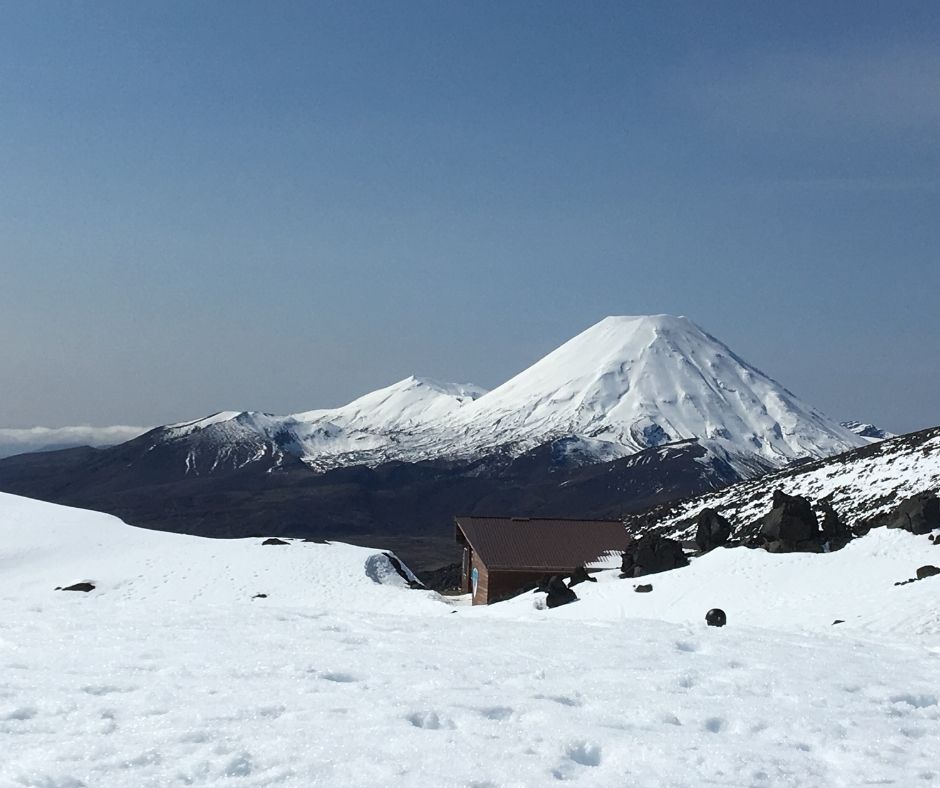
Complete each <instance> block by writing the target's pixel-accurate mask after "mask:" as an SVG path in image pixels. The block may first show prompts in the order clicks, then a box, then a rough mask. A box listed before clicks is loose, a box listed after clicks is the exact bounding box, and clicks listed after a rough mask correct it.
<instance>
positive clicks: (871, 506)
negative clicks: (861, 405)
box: [632, 427, 940, 559]
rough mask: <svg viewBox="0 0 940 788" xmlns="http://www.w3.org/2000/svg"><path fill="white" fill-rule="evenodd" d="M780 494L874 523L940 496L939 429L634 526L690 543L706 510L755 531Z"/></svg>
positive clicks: (750, 484)
mask: <svg viewBox="0 0 940 788" xmlns="http://www.w3.org/2000/svg"><path fill="white" fill-rule="evenodd" d="M776 489H782V490H783V491H784V492H786V493H788V494H790V495H802V496H806V497H808V498H810V499H811V500H812V501H813V502H814V503H818V502H819V501H820V500H822V499H823V498H827V497H828V498H829V500H830V501H831V502H832V505H833V507H834V508H835V510H836V511H837V512H838V513H839V515H840V516H841V517H842V518H843V519H844V520H845V521H846V522H847V523H848V524H849V525H856V524H864V523H866V522H870V521H871V520H872V519H873V518H876V517H878V516H879V515H882V514H886V513H887V512H888V511H889V510H890V509H891V508H893V507H894V506H895V505H896V504H897V503H898V502H899V501H900V500H903V499H904V498H907V497H909V496H911V495H914V494H915V493H919V492H922V491H924V490H932V491H934V492H937V491H940V427H934V428H932V429H927V430H921V431H920V432H912V433H910V434H908V435H901V436H899V437H896V438H889V439H888V440H884V441H880V442H877V443H872V444H870V445H868V446H865V447H863V448H860V449H856V450H854V451H850V452H845V453H843V454H839V455H837V456H835V457H830V458H828V459H823V460H817V461H815V462H811V463H806V464H804V465H798V466H796V467H793V468H787V469H784V470H782V471H779V472H777V473H772V474H768V475H766V476H763V477H761V478H759V479H752V480H747V481H743V482H739V483H738V484H734V485H732V486H730V487H727V488H726V489H724V490H721V491H719V492H716V493H707V494H705V495H701V496H698V497H694V498H690V499H686V500H683V501H677V502H674V503H672V504H668V505H665V506H662V507H659V508H658V509H655V510H653V511H652V512H648V513H644V514H643V515H641V516H640V517H639V518H637V520H636V521H634V522H633V523H632V526H633V527H636V528H640V529H641V530H642V529H655V530H662V531H666V532H669V533H670V534H673V535H676V536H678V537H679V538H688V537H690V536H691V535H692V534H693V531H694V526H693V524H692V519H693V518H694V517H695V516H696V515H697V514H698V513H699V512H700V511H701V510H702V509H703V508H705V507H706V506H707V507H711V508H713V509H718V510H719V511H720V512H721V513H723V514H724V515H725V516H726V517H728V518H729V519H730V520H731V522H732V524H733V525H734V526H735V527H736V528H737V529H748V528H749V527H751V528H753V527H754V524H755V523H756V522H757V520H758V518H760V517H761V516H762V515H764V514H766V513H767V512H768V511H770V508H771V498H772V497H773V492H774V490H776ZM937 552H938V554H940V550H938V551H937ZM938 559H940V555H938Z"/></svg>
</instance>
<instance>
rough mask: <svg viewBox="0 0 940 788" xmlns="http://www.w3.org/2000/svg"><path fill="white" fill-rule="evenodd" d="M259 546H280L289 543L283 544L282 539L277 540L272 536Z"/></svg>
mask: <svg viewBox="0 0 940 788" xmlns="http://www.w3.org/2000/svg"><path fill="white" fill-rule="evenodd" d="M261 544H263V545H265V544H266V545H281V544H288V545H289V544H290V542H285V541H284V540H283V539H278V538H277V537H276V536H272V537H270V538H268V539H265V540H264V541H263V542H262V543H261Z"/></svg>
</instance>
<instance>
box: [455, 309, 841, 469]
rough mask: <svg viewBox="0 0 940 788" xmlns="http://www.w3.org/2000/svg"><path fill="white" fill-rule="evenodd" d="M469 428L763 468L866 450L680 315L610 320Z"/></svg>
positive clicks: (515, 386)
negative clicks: (701, 453)
mask: <svg viewBox="0 0 940 788" xmlns="http://www.w3.org/2000/svg"><path fill="white" fill-rule="evenodd" d="M460 417H461V419H462V420H463V419H466V420H468V421H469V422H470V423H469V424H468V425H467V429H466V434H471V435H473V436H474V437H477V438H483V439H485V440H486V441H487V442H488V443H491V444H492V445H517V446H521V447H526V446H535V445H538V444H539V443H540V442H544V441H545V440H548V439H552V438H558V437H564V436H568V435H580V436H585V437H589V438H592V439H599V440H603V441H609V442H611V443H612V444H615V445H617V446H619V447H621V448H622V450H623V451H624V452H627V453H630V452H632V451H637V450H641V449H644V448H648V447H650V446H655V445H659V444H662V443H665V442H670V441H678V440H686V439H690V438H697V439H699V440H700V441H701V442H702V443H704V444H706V445H708V446H709V447H710V448H711V449H713V450H714V451H715V452H716V453H718V454H720V455H721V456H723V457H726V458H729V459H733V458H737V457H751V458H753V457H754V456H755V455H756V457H757V458H759V459H758V461H757V463H756V464H757V465H758V466H760V465H761V464H762V463H763V464H764V465H765V467H773V466H779V465H782V464H785V463H787V462H789V461H790V460H793V459H796V458H799V457H805V456H814V457H820V456H826V455H828V454H832V453H834V452H837V451H844V450H845V449H848V448H851V447H853V446H856V445H858V443H859V441H858V438H857V436H854V435H850V434H849V433H848V432H847V431H846V430H845V429H843V428H842V427H840V426H839V425H838V424H835V423H834V422H831V421H830V420H829V419H827V418H825V417H824V416H822V415H821V414H820V413H819V412H818V411H816V410H814V409H813V408H811V407H809V406H808V405H806V404H805V403H803V402H801V401H800V400H799V399H798V398H796V397H795V396H794V395H793V394H791V393H790V392H789V391H787V390H786V389H785V388H784V387H783V386H781V385H780V384H778V383H776V382H775V381H774V380H772V379H771V378H769V377H768V376H767V375H765V374H764V373H762V372H761V371H760V370H758V369H757V368H756V367H753V366H751V365H750V364H748V363H747V362H745V361H743V360H742V359H741V358H739V357H738V356H737V355H735V354H734V353H733V352H732V351H731V350H730V349H729V348H728V347H727V346H726V345H724V344H723V343H722V342H720V341H719V340H717V339H715V338H714V337H713V336H711V335H710V334H708V333H706V332H705V331H703V330H702V329H701V328H700V327H699V326H697V325H696V324H695V323H694V322H693V321H692V320H690V319H689V318H687V317H683V316H673V315H637V316H627V315H623V316H610V317H606V318H604V319H603V320H601V321H600V322H598V323H596V324H595V325H593V326H591V327H590V328H588V329H586V330H585V331H582V332H581V333H580V334H578V335H577V336H575V337H574V338H572V339H570V340H568V341H567V342H565V343H564V344H563V345H561V346H560V347H558V348H557V349H555V350H553V351H552V352H551V353H549V354H548V355H546V356H545V357H544V358H542V359H541V360H539V361H537V362H536V363H535V364H533V365H532V366H531V367H529V368H528V369H526V370H525V371H523V372H521V373H520V374H518V375H516V376H515V377H514V378H512V379H511V380H509V381H507V382H506V383H504V384H503V385H502V386H499V387H497V388H496V389H494V390H493V391H491V392H490V393H489V394H487V395H486V396H484V397H481V398H480V399H479V400H478V401H477V402H475V403H473V406H472V407H469V408H467V409H466V410H465V411H464V412H462V413H461V414H460ZM492 425H498V426H497V427H496V429H495V430H494V429H493V428H492Z"/></svg>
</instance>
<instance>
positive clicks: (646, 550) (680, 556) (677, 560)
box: [620, 534, 689, 577]
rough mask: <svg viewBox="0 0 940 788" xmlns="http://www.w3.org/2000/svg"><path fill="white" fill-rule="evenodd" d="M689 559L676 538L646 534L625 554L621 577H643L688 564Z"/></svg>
mask: <svg viewBox="0 0 940 788" xmlns="http://www.w3.org/2000/svg"><path fill="white" fill-rule="evenodd" d="M688 563H689V559H688V558H686V557H685V553H684V552H683V551H682V545H681V544H679V542H677V541H676V540H675V539H669V538H668V537H665V536H660V535H659V534H646V535H645V536H642V537H640V538H639V539H637V540H636V541H635V542H634V543H633V544H632V545H630V547H629V549H628V550H626V551H625V552H624V554H623V561H622V563H621V566H620V576H621V577H642V576H643V575H652V574H656V573H657V572H668V571H669V570H670V569H678V568H679V567H683V566H688Z"/></svg>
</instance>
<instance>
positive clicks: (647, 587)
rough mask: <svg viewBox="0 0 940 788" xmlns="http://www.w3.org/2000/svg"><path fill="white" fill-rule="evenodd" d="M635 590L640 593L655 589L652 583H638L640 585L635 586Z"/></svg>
mask: <svg viewBox="0 0 940 788" xmlns="http://www.w3.org/2000/svg"><path fill="white" fill-rule="evenodd" d="M633 590H634V591H635V592H636V593H638V594H648V593H649V592H650V591H652V590H653V584H652V583H643V584H641V585H638V586H633Z"/></svg>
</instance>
